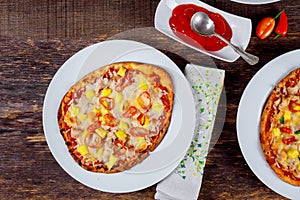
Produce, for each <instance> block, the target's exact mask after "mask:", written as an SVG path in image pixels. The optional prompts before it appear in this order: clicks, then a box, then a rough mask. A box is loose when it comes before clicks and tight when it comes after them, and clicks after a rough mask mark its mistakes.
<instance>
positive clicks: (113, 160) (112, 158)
mask: <svg viewBox="0 0 300 200" xmlns="http://www.w3.org/2000/svg"><path fill="white" fill-rule="evenodd" d="M117 161H118V158H117V157H116V156H114V155H111V156H110V157H109V160H108V163H107V168H108V170H110V169H111V168H112V167H113V166H114V165H115V164H116V162H117Z"/></svg>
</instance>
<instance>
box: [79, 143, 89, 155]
mask: <svg viewBox="0 0 300 200" xmlns="http://www.w3.org/2000/svg"><path fill="white" fill-rule="evenodd" d="M77 150H78V151H79V153H80V154H81V155H83V156H85V155H86V154H88V153H89V150H88V148H87V147H86V146H85V145H80V146H79V147H78V148H77Z"/></svg>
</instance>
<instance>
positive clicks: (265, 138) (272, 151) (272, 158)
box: [260, 69, 300, 186]
mask: <svg viewBox="0 0 300 200" xmlns="http://www.w3.org/2000/svg"><path fill="white" fill-rule="evenodd" d="M299 78H300V69H296V70H294V71H292V72H290V73H289V74H288V75H287V76H286V77H284V78H283V79H282V80H281V81H280V82H278V83H277V85H276V86H275V88H274V89H273V90H272V92H271V93H270V95H269V97H268V99H267V101H266V103H265V105H264V109H263V112H262V115H261V119H260V145H261V148H262V151H263V154H264V157H265V159H266V161H267V163H268V164H269V166H270V167H271V168H272V170H273V171H274V172H275V174H276V175H277V176H278V177H279V178H280V179H281V180H283V181H285V182H287V183H289V184H291V185H294V186H300V177H299V174H300V173H299V172H298V171H297V169H296V170H295V169H292V170H291V169H290V168H291V167H286V166H285V165H284V164H285V163H282V162H279V161H280V160H283V157H285V155H286V154H285V152H282V147H280V145H285V144H284V143H283V142H282V143H279V142H280V141H282V140H283V138H282V139H281V140H277V143H278V145H277V143H276V144H275V139H274V135H273V134H274V133H273V131H274V129H276V128H278V129H279V130H280V127H282V126H283V124H281V123H280V118H281V117H282V114H283V113H285V112H290V111H289V109H288V107H289V106H288V105H285V104H286V102H288V103H289V102H290V101H291V99H295V98H297V100H298V99H300V96H299V92H298V93H295V94H290V93H289V87H291V84H293V85H294V84H298V82H299V80H300V79H299ZM295 81H297V83H295ZM295 87H298V86H295ZM279 105H281V107H280V106H279ZM282 105H285V106H282ZM282 120H284V118H282ZM290 123H292V122H290ZM298 128H300V127H298ZM291 134H293V133H291ZM286 135H287V134H286ZM288 136H289V135H288ZM283 137H286V136H283ZM278 141H279V142H278ZM298 142H299V141H298ZM299 147H300V145H298V148H299ZM284 149H286V150H288V149H291V147H289V146H284ZM299 150H300V149H298V152H299ZM284 154H285V155H284ZM283 155H284V156H283ZM296 159H300V157H299V158H296ZM296 161H297V160H296ZM296 167H297V166H296Z"/></svg>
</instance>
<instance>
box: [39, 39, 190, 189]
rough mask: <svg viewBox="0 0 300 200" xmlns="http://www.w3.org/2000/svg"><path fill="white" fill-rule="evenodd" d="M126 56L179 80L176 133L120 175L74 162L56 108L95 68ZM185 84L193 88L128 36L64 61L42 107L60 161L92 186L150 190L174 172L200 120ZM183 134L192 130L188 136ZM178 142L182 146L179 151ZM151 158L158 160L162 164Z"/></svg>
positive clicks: (173, 128) (173, 66)
mask: <svg viewBox="0 0 300 200" xmlns="http://www.w3.org/2000/svg"><path fill="white" fill-rule="evenodd" d="M145 56H146V57H145ZM125 60H126V61H128V60H131V61H139V62H142V61H143V62H147V63H152V64H157V65H159V66H161V67H164V66H168V67H166V68H165V69H166V70H167V71H168V72H169V73H170V74H171V76H172V78H173V79H174V82H175V102H174V113H173V115H172V120H171V124H170V131H172V132H167V134H166V137H165V139H164V140H163V141H162V143H161V145H159V146H158V148H157V149H156V150H155V151H154V152H153V153H152V154H150V156H149V157H148V158H147V159H146V160H145V161H144V162H142V163H141V164H140V165H141V166H136V169H134V168H133V169H132V170H129V171H125V172H122V173H117V174H101V173H92V172H88V171H86V170H84V169H82V168H81V167H80V166H79V165H78V164H77V163H76V162H74V160H73V158H72V157H71V156H70V154H69V152H68V149H67V147H66V145H65V143H64V140H63V138H62V136H61V135H60V132H59V128H58V125H57V117H56V116H57V109H58V106H59V104H60V100H61V99H62V98H63V96H64V94H65V93H66V92H67V90H68V88H69V87H70V86H71V85H73V84H74V83H75V82H76V81H77V80H78V79H79V78H81V77H82V76H83V75H85V74H86V73H88V72H90V71H91V70H93V68H94V67H97V68H98V67H99V66H103V65H107V64H109V63H113V62H118V61H125ZM151 61H152V62H151ZM94 64H95V65H94ZM83 66H89V67H83ZM186 87H189V85H188V82H187V81H186V79H185V78H184V76H183V74H182V73H181V72H180V70H179V69H178V67H177V66H176V64H174V63H173V62H172V60H170V59H169V58H168V57H167V56H165V55H164V54H162V53H161V52H159V51H158V50H156V49H154V48H152V47H150V46H148V45H144V44H142V43H138V42H134V41H128V40H111V41H105V42H101V43H98V44H95V45H92V46H90V47H87V48H85V49H83V50H81V51H79V52H78V53H76V54H75V55H74V56H72V57H71V58H70V59H69V60H68V61H66V62H65V63H64V64H63V66H62V67H61V68H60V69H59V70H58V72H57V73H56V74H55V76H54V77H53V80H52V81H51V83H50V85H49V88H48V90H47V93H46V96H45V101H44V107H43V126H44V132H45V136H46V140H47V143H48V146H49V148H50V150H51V152H52V154H53V156H54V157H55V159H56V160H57V162H58V163H59V164H60V165H61V167H62V168H63V169H64V170H65V171H66V172H67V173H68V174H69V175H71V176H72V177H73V178H75V179H76V180H78V181H79V182H81V183H83V184H85V185H87V186H89V187H91V188H94V189H97V190H101V191H106V192H132V191H136V190H140V189H143V188H146V187H148V186H150V185H153V184H155V183H157V182H158V181H160V180H162V179H163V178H164V177H166V176H167V175H168V174H169V173H171V172H172V171H173V170H174V169H175V167H176V166H177V165H178V164H179V162H180V160H181V159H182V158H183V156H184V153H185V151H186V150H187V149H188V147H189V144H190V141H191V139H192V136H193V131H194V126H195V119H194V117H191V116H194V115H195V110H194V109H195V108H194V101H193V96H192V92H191V90H190V89H187V88H186ZM176 88H177V89H176ZM177 90H178V91H177ZM179 90H180V91H184V92H183V93H182V92H180V91H179ZM176 91H177V93H176ZM178 95H179V96H178ZM186 96H188V98H186ZM183 97H184V98H183ZM182 133H189V134H187V135H186V136H183V134H182ZM178 139H180V140H183V141H184V142H183V143H185V145H182V144H181V143H180V144H179V143H178ZM176 141H177V142H176ZM174 145H176V146H174ZM178 145H179V149H180V150H177V146H178ZM166 156H167V157H166ZM170 156H171V159H170V158H169V157H170ZM164 160H166V161H164ZM152 162H158V163H160V165H155V164H153V163H152ZM145 165H149V167H147V166H145ZM142 166H144V167H142ZM128 180H130V182H128Z"/></svg>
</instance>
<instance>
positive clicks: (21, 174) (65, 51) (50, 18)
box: [0, 0, 300, 199]
mask: <svg viewBox="0 0 300 200" xmlns="http://www.w3.org/2000/svg"><path fill="white" fill-rule="evenodd" d="M205 2H207V3H209V4H211V5H213V6H215V7H217V8H220V9H223V10H225V11H227V12H231V13H233V14H237V15H240V16H244V17H248V18H251V20H252V23H253V30H252V37H251V40H250V43H249V46H248V48H247V50H248V51H249V52H252V53H254V54H257V55H259V56H260V62H259V63H258V64H257V65H255V66H249V65H247V64H245V62H244V61H243V60H241V59H239V60H237V61H236V62H234V63H227V62H223V61H220V60H217V59H207V57H206V56H204V55H202V54H200V53H197V52H195V51H194V50H191V49H187V48H186V47H183V46H182V45H180V44H178V43H176V42H174V41H172V40H171V39H169V38H167V37H166V36H164V35H162V34H161V33H158V32H157V31H155V30H154V28H153V27H152V26H153V22H154V20H153V19H154V13H155V9H156V6H157V5H158V3H159V0H151V1H144V0H139V1H133V0H123V1H122V0H110V1H109V0H102V1H82V0H81V1H74V0H59V1H52V0H42V1H30V0H25V1H22V3H21V2H18V1H8V0H1V1H0V5H1V6H0V13H1V14H0V47H1V48H0V55H1V57H0V66H1V68H0V144H1V145H0V152H2V153H1V154H0V161H1V162H0V172H1V173H0V184H1V186H2V187H1V189H0V199H14V198H17V199H23V198H26V199H38V198H43V199H71V198H74V197H77V198H80V199H83V198H86V199H114V198H119V199H153V198H154V194H155V189H156V187H155V185H154V186H152V187H149V188H146V189H144V190H141V191H137V192H133V193H125V194H111V193H105V192H100V191H96V190H94V189H91V188H88V187H86V186H84V185H82V184H81V183H79V182H77V181H76V180H74V179H73V178H72V177H70V176H69V175H68V174H67V173H66V172H64V170H63V169H62V168H61V167H60V166H59V165H58V163H57V162H56V161H55V159H54V158H53V156H52V155H51V153H50V150H49V148H48V146H47V143H46V140H45V136H44V133H43V127H42V109H43V100H44V97H45V93H46V90H47V88H48V85H49V83H50V81H51V80H52V77H53V76H54V74H55V73H56V71H57V70H58V69H59V68H60V66H61V65H62V64H63V63H64V62H65V61H66V60H67V59H68V58H69V57H70V56H72V55H73V54H74V53H76V52H77V51H79V50H80V49H82V48H84V47H86V46H89V45H91V44H94V43H96V42H100V41H103V40H106V39H108V38H109V39H122V38H123V39H124V38H127V39H134V40H137V41H141V42H145V43H147V44H149V45H152V46H154V47H156V48H157V49H159V50H161V51H162V52H163V53H165V54H166V55H168V56H169V57H170V58H171V59H172V60H173V61H174V62H175V63H176V64H177V65H178V66H179V67H180V68H181V69H182V70H183V69H184V66H185V65H186V64H187V63H188V62H193V63H195V64H203V65H207V66H210V65H216V66H217V67H218V68H221V69H224V70H226V78H225V91H226V105H221V107H223V109H226V118H225V124H224V126H223V129H222V134H221V136H220V138H219V140H218V142H217V144H216V145H215V146H214V147H213V148H212V150H211V151H210V153H209V155H208V158H207V164H206V167H205V173H204V178H203V184H202V187H201V191H200V195H199V199H237V198H240V199H271V198H272V199H284V198H283V197H282V196H280V195H278V194H277V193H275V192H273V191H272V190H271V189H269V188H268V187H267V186H265V185H264V184H263V183H262V182H261V181H260V180H259V179H258V178H257V177H256V176H255V175H254V174H253V173H252V171H251V170H250V168H249V167H248V165H247V163H246V162H245V160H244V158H243V156H242V153H241V151H240V148H239V145H238V141H237V136H236V124H235V123H236V114H237V109H238V104H239V100H240V98H241V95H242V93H243V91H244V89H245V87H246V85H247V84H248V82H249V81H250V80H251V78H252V77H253V75H254V74H255V73H256V72H257V71H258V70H259V69H261V67H263V66H264V65H265V64H266V63H267V62H269V61H270V60H272V59H273V58H275V57H277V56H279V55H281V54H283V53H286V52H288V51H291V50H294V49H297V48H299V47H300V32H299V30H300V25H299V24H300V17H299V10H300V6H299V1H298V0H297V1H294V0H285V1H280V2H277V3H273V4H270V5H268V6H266V5H257V6H253V5H251V6H249V5H244V4H239V3H234V2H231V1H228V0H224V1H215V0H208V1H205ZM282 9H285V10H286V11H287V13H288V16H289V33H288V35H287V37H286V38H279V39H277V40H273V39H272V38H269V39H266V40H259V39H258V38H257V37H255V33H254V31H255V30H254V29H255V26H256V24H257V23H258V21H259V19H261V18H262V17H264V16H267V15H271V16H273V15H274V14H276V13H277V12H278V11H280V10H282ZM145 27H146V28H145ZM150 27H152V28H150ZM217 120H221V119H217ZM221 123H222V120H221Z"/></svg>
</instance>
